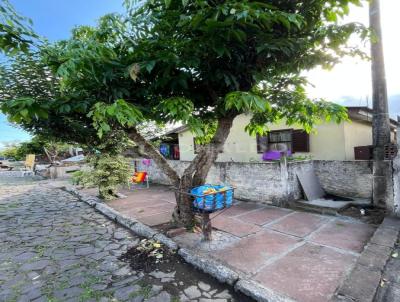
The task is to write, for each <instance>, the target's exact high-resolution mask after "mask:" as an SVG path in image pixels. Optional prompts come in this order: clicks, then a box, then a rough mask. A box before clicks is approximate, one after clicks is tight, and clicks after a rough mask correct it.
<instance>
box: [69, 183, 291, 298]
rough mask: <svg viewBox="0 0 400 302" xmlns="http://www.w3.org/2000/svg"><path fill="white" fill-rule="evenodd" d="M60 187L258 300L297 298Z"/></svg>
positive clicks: (77, 193) (105, 206) (73, 191)
mask: <svg viewBox="0 0 400 302" xmlns="http://www.w3.org/2000/svg"><path fill="white" fill-rule="evenodd" d="M61 189H62V190H64V191H66V192H68V193H70V194H72V195H74V196H75V197H77V198H78V199H79V200H81V201H83V202H85V203H87V204H88V205H89V206H91V207H92V208H94V209H96V210H97V211H98V212H100V213H101V214H103V215H104V216H106V217H108V218H109V219H111V220H113V221H114V222H116V223H118V224H120V225H122V226H124V227H125V228H127V229H129V230H131V231H132V232H134V233H135V234H137V235H139V236H142V237H145V238H148V239H155V240H157V241H159V242H160V243H162V244H164V245H165V246H167V247H168V248H169V249H170V250H173V251H176V252H177V253H178V255H180V256H181V257H182V258H183V259H184V260H185V261H186V262H187V263H189V264H191V265H193V266H194V267H196V268H197V269H199V270H201V271H203V272H204V273H206V274H209V275H211V276H212V277H214V278H215V279H217V280H218V281H220V282H221V283H226V284H228V285H231V286H232V287H233V288H234V289H235V290H236V291H239V292H241V293H243V294H245V295H246V296H249V297H251V298H253V299H254V300H256V301H258V302H296V301H295V300H292V299H289V298H287V297H284V296H280V295H277V294H275V293H274V292H273V291H272V290H270V289H268V288H265V287H263V286H261V285H260V284H258V283H257V282H255V281H252V280H249V279H247V278H244V277H242V276H241V275H239V274H238V273H236V272H235V271H234V270H232V269H231V268H229V267H228V266H226V265H224V264H221V263H220V262H218V261H216V260H214V259H210V257H209V256H206V255H202V254H200V253H197V252H195V251H193V250H190V249H186V248H183V247H180V246H179V245H178V244H177V243H176V242H175V241H173V240H172V239H171V238H169V237H167V236H165V235H164V234H162V233H160V232H157V231H155V230H153V229H152V228H150V227H148V226H147V225H145V224H143V223H141V222H140V221H138V220H136V219H134V218H131V217H127V216H125V215H122V214H121V213H119V212H117V211H116V210H114V209H113V208H111V207H109V206H108V205H106V204H105V203H104V202H103V201H102V200H101V199H100V198H97V197H94V196H91V195H87V194H84V193H82V192H79V191H78V190H77V189H75V188H74V187H72V186H64V187H62V188H61Z"/></svg>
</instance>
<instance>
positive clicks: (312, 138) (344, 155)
mask: <svg viewBox="0 0 400 302" xmlns="http://www.w3.org/2000/svg"><path fill="white" fill-rule="evenodd" d="M347 109H348V114H349V118H350V120H351V121H349V122H342V123H340V124H336V123H334V122H329V123H321V124H319V125H317V126H316V127H315V132H312V133H310V134H308V133H306V132H305V131H303V130H302V129H301V127H297V126H287V125H285V124H283V123H282V124H272V125H270V126H269V129H270V132H269V133H268V134H267V135H266V136H257V137H253V136H250V135H249V134H248V133H247V132H245V130H244V129H245V126H246V125H247V124H248V123H249V121H250V118H251V116H250V115H245V114H242V115H239V116H237V117H236V118H235V120H234V122H233V126H232V129H231V132H230V134H229V136H228V138H227V140H226V143H225V146H224V151H223V152H222V153H221V154H220V155H219V156H218V159H217V161H219V162H229V161H234V162H251V161H262V154H263V153H264V152H265V151H267V150H276V149H279V148H282V145H284V146H286V148H287V149H288V150H291V152H292V153H293V156H296V157H297V156H301V157H303V156H307V157H311V158H312V159H320V160H354V159H369V158H370V157H371V156H372V154H371V151H370V150H371V149H370V146H371V145H372V122H371V120H372V110H371V109H369V108H367V107H347ZM396 127H397V122H396V121H394V120H391V130H392V141H393V142H394V140H395V137H396V135H395V132H396ZM166 136H167V137H169V139H170V143H168V142H165V143H164V144H162V145H161V146H163V147H162V148H164V150H165V149H166V148H167V147H166V146H169V150H170V151H169V154H170V155H169V156H167V157H168V158H169V159H180V160H182V161H191V160H193V158H194V157H195V155H196V144H195V141H194V136H193V134H192V133H191V132H190V131H189V129H188V128H187V127H185V126H182V127H179V128H176V129H174V130H172V131H170V132H168V133H167V134H166ZM178 146H179V149H178ZM356 147H357V148H356ZM173 150H174V151H173ZM162 151H163V150H162ZM172 152H175V153H176V154H178V156H175V158H173V156H171V154H172ZM164 153H165V152H164Z"/></svg>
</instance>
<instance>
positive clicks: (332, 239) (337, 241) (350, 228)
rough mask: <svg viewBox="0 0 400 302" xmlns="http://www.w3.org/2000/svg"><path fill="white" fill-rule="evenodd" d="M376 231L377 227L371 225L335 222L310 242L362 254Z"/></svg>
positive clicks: (320, 231) (323, 228) (327, 225)
mask: <svg viewBox="0 0 400 302" xmlns="http://www.w3.org/2000/svg"><path fill="white" fill-rule="evenodd" d="M374 231H375V227H373V226H371V225H369V224H365V223H354V222H347V221H342V220H333V221H331V222H329V223H328V224H326V225H324V226H323V227H322V228H321V229H320V230H318V231H317V232H315V233H314V234H313V235H312V236H311V238H310V240H312V241H313V242H315V243H319V244H323V245H328V246H332V247H337V248H342V249H347V250H350V251H353V252H356V253H360V252H361V251H362V250H363V248H364V245H365V243H366V241H367V240H368V239H369V238H370V237H371V236H372V235H373V233H374Z"/></svg>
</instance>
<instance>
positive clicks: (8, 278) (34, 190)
mask: <svg viewBox="0 0 400 302" xmlns="http://www.w3.org/2000/svg"><path fill="white" fill-rule="evenodd" d="M0 178H1V175H0ZM49 183H50V182H37V181H33V180H32V181H29V179H28V180H24V179H19V180H15V182H14V181H13V180H11V179H9V180H8V181H7V180H6V181H4V179H3V180H0V247H1V249H0V301H9V302H12V301H36V302H38V301H53V302H54V301H103V302H105V301H136V302H140V301H149V302H150V301H151V302H156V301H160V302H161V301H162V302H164V301H165V302H168V301H171V302H174V301H175V302H177V301H189V300H190V301H199V302H203V301H204V302H205V301H221V302H223V301H249V300H246V299H244V298H242V297H241V296H237V295H236V294H235V293H233V292H232V291H231V290H230V288H228V287H227V286H224V285H221V284H219V283H217V282H216V281H215V280H214V279H211V278H209V277H208V276H207V275H204V274H201V273H199V272H198V271H195V270H194V269H192V268H191V267H190V266H188V265H187V264H180V265H175V263H171V265H170V268H171V269H170V270H167V269H166V270H165V271H162V270H155V271H153V272H150V273H148V274H144V273H143V272H140V271H133V270H132V269H131V268H130V267H129V266H128V265H127V263H125V262H123V261H120V260H119V256H120V255H121V254H123V253H124V252H125V251H126V250H127V249H128V248H129V247H133V246H135V245H136V244H137V243H138V241H139V238H138V237H137V236H135V235H133V234H132V233H131V232H129V231H128V230H126V229H124V228H122V227H120V226H118V225H116V224H115V223H114V222H112V221H110V220H108V219H107V218H105V217H104V216H103V215H101V214H99V213H97V212H96V211H95V210H94V209H92V208H91V207H89V206H88V205H86V204H85V203H83V202H80V201H78V199H77V198H75V197H73V196H72V195H71V194H69V193H67V192H64V191H62V190H59V189H55V188H54V187H52V186H50V185H49ZM178 266H179V267H180V271H174V270H173V269H174V268H176V267H178ZM190 276H191V277H190ZM193 276H195V278H194V277H193ZM243 299H244V300H243Z"/></svg>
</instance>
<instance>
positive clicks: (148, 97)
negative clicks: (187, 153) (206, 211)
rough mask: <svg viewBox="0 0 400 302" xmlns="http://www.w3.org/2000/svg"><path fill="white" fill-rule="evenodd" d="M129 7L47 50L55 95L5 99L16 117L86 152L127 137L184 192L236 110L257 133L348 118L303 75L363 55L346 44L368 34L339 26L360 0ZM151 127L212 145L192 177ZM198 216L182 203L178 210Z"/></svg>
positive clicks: (207, 163)
mask: <svg viewBox="0 0 400 302" xmlns="http://www.w3.org/2000/svg"><path fill="white" fill-rule="evenodd" d="M125 2H126V3H127V12H126V13H125V14H121V15H119V14H111V15H106V16H104V17H103V18H101V19H100V21H99V23H98V25H97V26H96V27H88V26H81V27H77V28H76V29H74V31H73V34H72V37H71V38H70V39H68V40H64V41H59V42H56V43H53V44H50V45H44V46H42V47H41V49H40V52H39V53H38V55H39V60H37V62H39V63H40V64H42V66H44V67H42V68H45V69H46V70H47V68H48V69H49V70H50V71H51V77H52V78H53V79H54V80H55V82H56V84H55V86H54V87H56V88H55V89H53V90H52V94H51V95H48V96H44V97H43V96H42V95H40V94H38V95H37V96H35V95H25V94H24V93H25V92H26V89H25V88H24V89H19V88H18V89H17V90H16V91H15V92H14V93H13V96H12V97H11V98H8V99H4V98H3V99H2V101H3V103H2V105H1V109H2V110H3V111H4V112H6V113H7V114H8V115H9V116H10V118H11V120H13V121H16V122H18V123H20V124H22V125H23V126H24V127H26V128H27V129H33V130H34V131H49V133H51V134H52V135H57V133H59V134H60V137H65V138H67V137H66V134H65V132H66V131H71V135H70V136H69V137H70V139H74V138H75V140H77V141H78V139H79V140H82V141H86V143H89V144H91V143H95V142H96V141H97V142H98V141H99V140H105V136H107V135H109V134H110V133H115V131H117V132H116V133H121V132H122V133H125V134H126V135H128V136H129V137H130V138H131V139H132V140H134V141H135V142H136V143H137V144H139V145H142V146H144V149H145V151H146V152H147V153H148V154H149V156H151V157H152V158H153V159H154V161H155V162H156V164H157V165H159V166H160V168H161V169H163V171H164V173H165V174H166V175H167V176H168V177H169V178H170V179H171V181H172V183H174V184H175V185H176V186H177V187H179V188H180V189H182V190H187V189H188V188H189V187H191V186H194V185H198V184H201V183H202V182H204V180H205V177H206V176H207V173H208V171H209V169H210V167H211V165H212V163H213V162H214V161H215V160H216V158H217V156H218V153H219V152H220V151H221V150H222V148H223V145H224V142H225V140H226V137H227V136H228V134H229V131H230V128H231V126H232V122H233V119H234V118H235V117H236V116H237V115H239V114H242V113H246V114H251V115H252V119H251V122H250V124H249V125H247V127H246V130H247V131H248V132H249V133H251V134H255V133H263V132H265V131H266V130H267V125H268V123H269V122H277V121H279V120H285V121H286V123H287V124H289V125H291V124H295V123H296V124H300V125H302V126H303V127H304V128H305V129H306V130H308V131H310V130H311V129H312V127H313V126H314V124H315V123H317V122H319V121H321V120H335V121H336V122H340V121H342V120H343V119H346V111H345V109H344V108H343V107H341V106H339V105H337V104H334V103H331V102H327V101H324V100H313V99H310V98H309V97H308V96H307V94H306V90H305V85H306V84H307V80H306V79H305V78H304V77H302V76H301V74H302V72H303V71H306V70H310V69H312V68H315V67H317V66H322V67H325V68H331V67H332V66H334V65H335V64H336V63H338V62H339V61H340V59H341V58H342V57H343V56H346V55H349V56H357V55H361V56H362V55H363V54H362V53H361V52H360V51H359V50H358V49H354V48H351V47H349V46H348V43H347V42H348V41H349V39H350V37H351V36H352V35H354V34H355V35H357V36H358V37H360V38H365V37H366V35H367V31H366V29H365V28H364V27H363V26H362V25H360V24H357V23H345V24H343V23H342V22H339V20H340V19H341V17H343V16H345V15H347V14H348V13H349V6H350V5H351V4H355V5H360V3H361V1H360V0H329V1H322V0H316V1H308V0H303V1H291V0H271V1H251V0H246V1H243V0H240V1H239V0H225V1H206V0H192V1H188V0H168V1H166V0H149V1H147V2H146V3H145V5H144V6H143V7H141V8H140V9H138V10H136V9H132V7H133V6H132V5H131V4H132V2H133V1H128V0H127V1H125ZM11 72H15V71H11ZM24 77H25V76H24V75H22V78H24ZM11 81H12V82H14V84H12V83H11V84H9V85H11V86H13V85H14V86H16V87H17V86H18V85H16V83H15V80H11ZM41 81H42V82H43V83H45V85H46V86H47V85H48V84H49V82H47V77H46V78H45V79H44V78H43V77H42V78H41ZM42 111H43V112H44V111H45V112H47V114H44V113H43V112H42ZM42 113H43V114H42ZM147 121H153V122H155V123H167V122H170V123H176V122H179V123H184V124H187V125H188V126H189V127H190V128H191V130H192V131H193V132H194V133H195V134H196V135H197V136H199V137H207V138H208V139H206V140H205V141H206V142H207V144H205V145H204V147H202V148H201V150H200V152H199V154H198V155H197V156H196V158H195V159H194V160H193V162H192V163H191V164H190V165H189V167H188V168H187V169H186V170H185V172H184V173H183V176H179V175H178V173H177V172H176V171H175V170H174V169H173V168H172V167H171V166H170V165H169V164H168V162H167V161H166V160H165V159H164V158H163V157H162V156H161V155H160V154H159V153H158V152H157V150H156V149H155V148H154V147H152V145H151V144H150V143H149V142H148V141H147V140H146V139H145V138H144V137H143V136H142V135H141V134H140V133H139V131H138V129H137V128H138V126H140V125H143V123H144V122H147ZM45 129H48V130H45ZM96 133H97V135H98V137H96V135H95V134H96ZM95 137H96V138H95ZM78 143H79V142H78ZM182 205H184V206H182ZM190 208H191V207H190V203H189V201H188V200H186V201H182V200H181V199H180V200H179V201H178V210H179V211H180V212H181V213H182V212H188V211H190ZM179 211H178V212H179ZM189 218H190V217H189ZM189 220H190V219H189ZM186 221H188V220H186Z"/></svg>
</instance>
